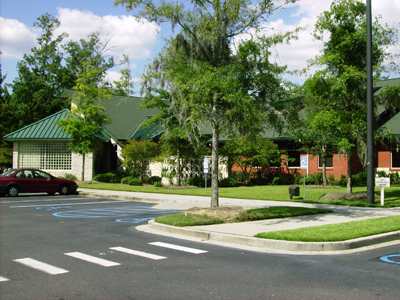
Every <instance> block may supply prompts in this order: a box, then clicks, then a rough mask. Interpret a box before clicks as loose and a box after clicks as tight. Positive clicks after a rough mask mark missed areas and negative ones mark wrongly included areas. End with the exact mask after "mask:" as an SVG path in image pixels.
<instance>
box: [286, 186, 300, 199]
mask: <svg viewBox="0 0 400 300" xmlns="http://www.w3.org/2000/svg"><path fill="white" fill-rule="evenodd" d="M289 194H290V199H293V196H300V187H299V186H298V185H291V186H289Z"/></svg>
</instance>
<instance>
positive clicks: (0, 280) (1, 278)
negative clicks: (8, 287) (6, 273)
mask: <svg viewBox="0 0 400 300" xmlns="http://www.w3.org/2000/svg"><path fill="white" fill-rule="evenodd" d="M9 280H10V279H8V278H5V277H3V276H0V282H2V281H9Z"/></svg>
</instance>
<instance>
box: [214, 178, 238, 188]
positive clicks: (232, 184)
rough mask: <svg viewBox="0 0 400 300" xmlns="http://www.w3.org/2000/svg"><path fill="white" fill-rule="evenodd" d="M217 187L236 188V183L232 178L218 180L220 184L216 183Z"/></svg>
mask: <svg viewBox="0 0 400 300" xmlns="http://www.w3.org/2000/svg"><path fill="white" fill-rule="evenodd" d="M218 186H220V187H237V186H238V182H237V181H236V180H235V179H233V178H224V179H221V180H220V182H219V183H218Z"/></svg>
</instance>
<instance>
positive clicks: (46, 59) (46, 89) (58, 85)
mask: <svg viewBox="0 0 400 300" xmlns="http://www.w3.org/2000/svg"><path fill="white" fill-rule="evenodd" d="M59 25H60V22H59V21H58V20H57V19H56V18H54V17H53V16H51V15H50V14H44V15H42V16H41V17H39V18H37V22H35V23H34V26H35V27H37V28H39V29H40V30H41V31H42V34H41V36H40V37H39V38H38V39H37V42H38V46H37V47H34V48H32V49H31V54H24V57H23V59H22V60H21V61H20V62H18V64H17V68H18V76H17V78H16V79H15V80H14V82H13V88H12V97H13V99H14V102H15V103H17V105H16V113H17V114H18V118H19V127H22V126H26V125H28V124H30V123H32V122H33V121H38V120H40V119H42V118H44V117H47V116H48V115H51V114H53V113H56V112H57V111H59V110H61V109H63V108H66V107H68V103H67V102H66V101H65V99H62V98H56V96H57V93H59V92H60V90H61V89H62V88H64V87H72V86H73V84H74V83H71V82H68V83H64V76H65V75H66V74H67V73H68V70H67V69H66V67H65V66H63V65H62V61H63V53H62V51H61V43H62V41H63V39H64V38H65V37H66V36H67V34H66V33H62V34H60V35H59V36H57V37H54V36H53V35H54V31H55V30H56V29H57V28H58V27H59Z"/></svg>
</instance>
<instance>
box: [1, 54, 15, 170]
mask: <svg viewBox="0 0 400 300" xmlns="http://www.w3.org/2000/svg"><path fill="white" fill-rule="evenodd" d="M0 55H1V52H0ZM5 79H6V76H5V75H4V76H3V73H2V69H1V64H0V172H1V173H2V171H3V170H4V169H7V168H9V167H11V166H12V145H9V144H7V143H6V142H4V141H3V136H4V135H6V134H8V133H10V132H12V131H13V130H14V129H15V128H16V123H17V118H16V115H15V111H14V107H15V104H14V103H13V102H12V99H11V96H10V94H9V92H8V89H7V85H6V84H5V82H4V81H5Z"/></svg>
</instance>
